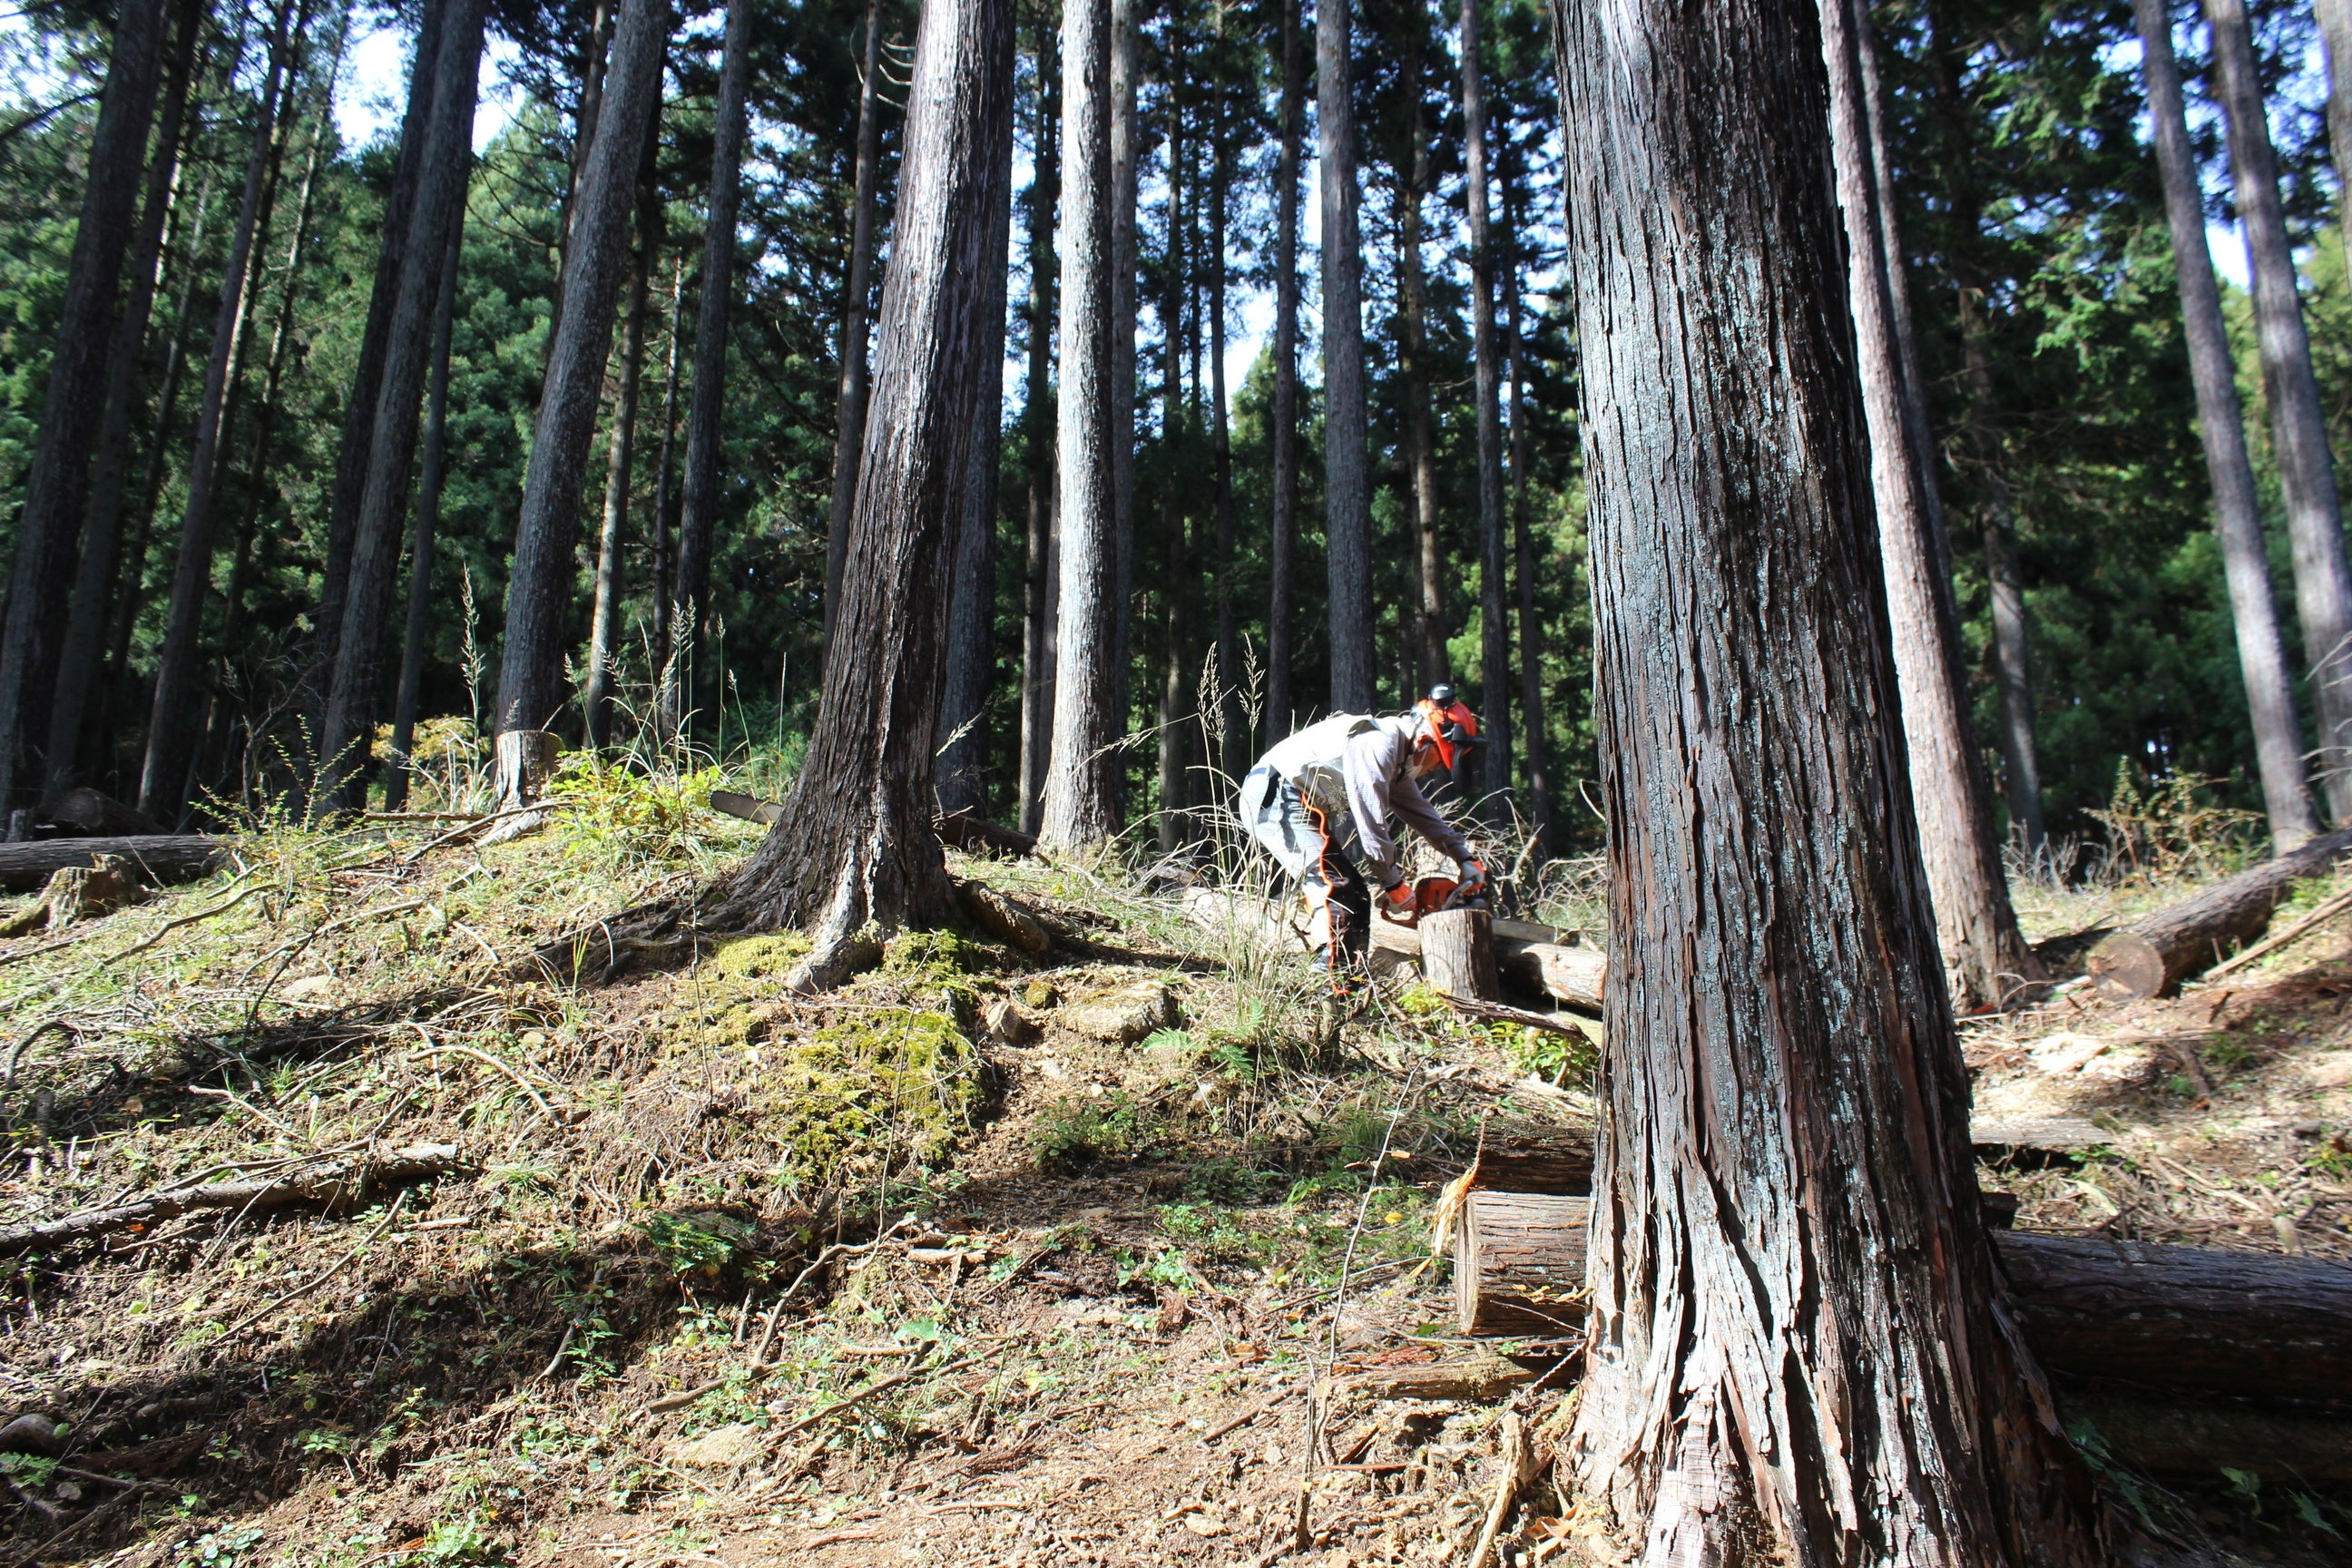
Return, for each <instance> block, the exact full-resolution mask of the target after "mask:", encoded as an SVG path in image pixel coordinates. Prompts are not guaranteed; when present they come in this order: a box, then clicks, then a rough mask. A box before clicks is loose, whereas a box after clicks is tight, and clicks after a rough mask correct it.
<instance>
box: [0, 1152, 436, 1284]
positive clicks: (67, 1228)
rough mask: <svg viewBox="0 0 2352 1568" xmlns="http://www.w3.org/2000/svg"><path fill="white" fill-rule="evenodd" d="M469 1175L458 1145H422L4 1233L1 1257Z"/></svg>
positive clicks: (155, 1196) (171, 1193)
mask: <svg viewBox="0 0 2352 1568" xmlns="http://www.w3.org/2000/svg"><path fill="white" fill-rule="evenodd" d="M464 1168H465V1167H464V1165H463V1164H462V1163H461V1162H460V1160H459V1158H458V1153H457V1145H456V1144H454V1143H415V1144H411V1145H410V1146H408V1147H407V1148H405V1149H395V1150H394V1151H393V1152H391V1153H390V1154H388V1155H387V1156H385V1157H384V1158H383V1159H380V1160H332V1161H328V1162H326V1163H321V1164H315V1165H306V1166H303V1167H301V1168H300V1169H299V1170H292V1171H286V1172H283V1173H278V1174H276V1175H270V1176H263V1177H256V1178H253V1179H251V1180H247V1181H241V1182H208V1183H205V1184H203V1185H200V1186H194V1187H180V1188H176V1189H166V1190H165V1191H163V1192H157V1193H149V1194H146V1195H145V1196H143V1197H138V1198H133V1199H131V1201H129V1202H128V1203H120V1204H113V1205H109V1206H107V1207H105V1208H102V1209H85V1210H83V1211H82V1212H81V1213H79V1214H69V1215H64V1216H62V1217H60V1218H58V1219H50V1220H41V1221H38V1222H37V1223H35V1224H32V1225H16V1226H6V1227H5V1228H0V1258H13V1257H15V1256H16V1254H18V1253H20V1252H29V1251H31V1250H32V1249H33V1248H35V1247H64V1246H68V1245H71V1244H72V1243H75V1242H80V1241H88V1240H90V1239H91V1238H93V1237H100V1236H105V1235H108V1234H109V1233H110V1232H113V1231H118V1230H128V1229H130V1228H131V1226H150V1225H160V1224H162V1223H163V1221H165V1220H169V1219H177V1218H178V1217H179V1216H180V1215H184V1214H194V1213H195V1212H197V1211H198V1210H201V1209H242V1210H245V1211H247V1212H248V1213H250V1212H254V1211H257V1210H262V1209H275V1208H284V1207H287V1206H289V1205H293V1204H324V1205H329V1206H334V1205H342V1204H353V1203H359V1202H362V1201H363V1200H364V1199H365V1198H366V1196H367V1194H370V1193H374V1192H381V1191H383V1190H384V1189H385V1188H388V1187H396V1186H403V1185H405V1184H408V1183H410V1182H422V1181H427V1180H430V1179H431V1178H433V1177H436V1176H446V1175H448V1174H450V1173H452V1172H456V1171H459V1170H462V1169H464Z"/></svg>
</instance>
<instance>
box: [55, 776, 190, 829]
mask: <svg viewBox="0 0 2352 1568" xmlns="http://www.w3.org/2000/svg"><path fill="white" fill-rule="evenodd" d="M47 820H48V824H49V826H51V827H52V828H56V829H60V830H62V832H63V833H66V834H75V835H83V836H89V837H100V838H134V837H154V836H155V835H158V834H162V833H166V832H168V831H170V830H169V829H168V828H166V827H165V826H163V824H162V823H160V822H158V821H156V820H155V819H154V818H153V817H152V816H147V815H146V814H145V813H144V812H140V811H134V810H132V809H131V807H129V806H127V805H123V804H122V803H121V801H119V800H115V799H113V798H112V797H110V796H108V795H100V794H99V793H98V792H97V791H96V790H94V789H91V788H89V786H88V785H86V784H84V785H78V786H76V787H75V788H73V789H69V790H68V791H66V793H65V794H63V795H59V796H58V798H57V803H56V804H55V805H51V806H50V807H49V809H48V813H47Z"/></svg>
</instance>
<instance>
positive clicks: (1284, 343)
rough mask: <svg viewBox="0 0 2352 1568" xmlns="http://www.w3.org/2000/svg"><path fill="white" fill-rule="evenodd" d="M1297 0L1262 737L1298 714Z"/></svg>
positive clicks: (1278, 311) (1278, 171)
mask: <svg viewBox="0 0 2352 1568" xmlns="http://www.w3.org/2000/svg"><path fill="white" fill-rule="evenodd" d="M1298 5H1299V0H1282V97H1281V100H1280V107H1279V108H1278V110H1276V114H1277V117H1278V118H1277V121H1276V136H1277V137H1278V138H1279V141H1280V146H1279V147H1278V148H1277V149H1276V153H1275V166H1274V206H1275V213H1274V400H1273V402H1274V406H1273V408H1272V410H1271V411H1270V412H1271V423H1272V425H1273V429H1272V430H1271V431H1270V432H1269V439H1268V445H1269V446H1270V447H1272V451H1271V452H1270V454H1269V457H1270V458H1271V459H1272V468H1273V470H1274V471H1273V473H1272V475H1271V476H1270V477H1271V479H1272V483H1271V485H1270V486H1269V489H1271V490H1272V492H1273V494H1272V498H1271V505H1270V506H1269V508H1268V516H1267V524H1266V527H1267V533H1268V538H1267V541H1266V576H1267V580H1268V581H1267V592H1266V611H1265V736H1264V737H1263V739H1264V740H1265V742H1272V741H1273V740H1274V738H1275V737H1276V736H1277V735H1281V734H1286V733H1287V732H1288V731H1289V730H1290V725H1291V721H1292V719H1293V718H1294V717H1295V715H1296V713H1297V699H1296V698H1295V697H1294V696H1293V694H1292V691H1291V683H1290V667H1291V663H1292V661H1293V660H1294V659H1296V658H1297V643H1296V626H1297V617H1298V599H1297V592H1298V591H1297V570H1298V568H1297V553H1298V195H1299V184H1300V181H1299V165H1300V163H1302V162H1303V161H1304V152H1303V149H1302V147H1301V142H1302V140H1303V139H1304V136H1305V133H1306V121H1307V47H1306V32H1307V29H1306V26H1305V24H1304V23H1303V22H1302V20H1301V19H1300V16H1299V9H1298Z"/></svg>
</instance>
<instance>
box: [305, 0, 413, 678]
mask: <svg viewBox="0 0 2352 1568" xmlns="http://www.w3.org/2000/svg"><path fill="white" fill-rule="evenodd" d="M447 9H448V7H447V6H446V5H426V6H424V7H422V8H421V9H420V11H419V12H418V22H417V28H416V58H415V60H413V61H412V62H411V63H410V65H409V69H408V107H407V110H406V111H405V112H404V114H403V115H402V116H401V121H400V151H399V152H398V153H397V154H395V155H394V161H393V172H392V184H391V187H390V188H389V189H388V190H387V191H386V192H385V194H384V201H383V220H382V223H381V225H380V228H381V235H380V237H379V238H378V240H377V242H376V258H375V282H374V285H373V287H372V288H371V289H369V291H368V313H367V321H366V322H365V323H364V324H363V325H362V328H361V329H360V349H359V354H358V356H357V358H356V359H355V360H354V362H353V363H352V384H351V390H350V392H349V393H347V394H346V395H345V396H344V399H343V423H342V437H341V441H340V442H339V443H338V444H337V446H336V448H335V483H334V489H332V491H331V492H330V494H329V498H328V502H327V548H326V560H325V562H324V563H323V565H322V568H321V570H320V574H319V605H318V609H317V612H316V614H315V615H314V616H313V617H312V620H311V626H312V631H311V634H310V662H309V667H308V668H307V670H306V671H305V675H304V682H305V685H306V687H307V689H308V690H309V692H310V696H311V699H312V700H313V701H314V702H315V703H316V709H315V712H316V714H317V716H318V717H320V719H321V720H323V718H324V716H325V712H326V705H327V689H328V688H329V687H330V686H331V685H332V684H333V681H334V672H335V645H336V643H337V641H338V639H340V638H341V636H342V634H343V606H344V605H345V604H346V603H347V602H348V594H349V591H350V587H351V577H352V544H353V542H355V541H356V540H357V539H358V537H359V529H360V503H361V501H362V500H363V499H364V498H365V495H366V492H367V480H368V458H369V444H370V443H371V442H372V441H373V440H374V438H375V415H376V395H377V393H378V392H379V391H380V390H381V389H382V387H383V359H384V354H385V353H386V351H387V350H388V349H389V348H390V347H391V333H392V312H393V308H394V306H395V305H397V304H398V303H399V300H400V273H401V268H402V265H403V264H404V262H405V261H406V260H407V258H408V224H409V216H410V214H411V213H413V212H414V211H415V206H416V175H417V169H418V167H419V164H420V163H421V161H422V160H423V158H424V156H425V138H426V137H427V136H428V135H429V134H430V133H431V125H432V119H433V85H434V81H435V79H436V76H437V74H438V72H437V66H438V64H439V61H440V58H441V18H442V16H443V13H444V12H446V10H447ZM425 264H426V265H428V266H429V265H430V264H431V263H430V258H427V259H426V262H425Z"/></svg>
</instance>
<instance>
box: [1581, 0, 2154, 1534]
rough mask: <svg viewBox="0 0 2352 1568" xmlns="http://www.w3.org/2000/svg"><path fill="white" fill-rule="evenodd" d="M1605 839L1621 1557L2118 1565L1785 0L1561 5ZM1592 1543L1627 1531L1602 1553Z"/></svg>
mask: <svg viewBox="0 0 2352 1568" xmlns="http://www.w3.org/2000/svg"><path fill="white" fill-rule="evenodd" d="M1555 38H1556V39H1557V41H1558V47H1559V70H1560V77H1561V81H1562V84H1563V97H1564V100H1565V103H1564V108H1565V110H1566V112H1565V115H1564V120H1565V124H1566V127H1567V136H1566V142H1567V149H1566V150H1567V158H1566V168H1565V183H1566V185H1567V189H1568V198H1569V207H1570V217H1569V224H1568V231H1569V234H1570V256H1569V258H1568V263H1567V268H1566V269H1567V273H1568V275H1569V276H1570V278H1572V279H1574V280H1575V283H1576V314H1577V325H1578V332H1577V342H1578V343H1579V346H1580V349H1581V351H1582V358H1581V361H1580V370H1581V375H1582V398H1583V404H1584V416H1583V419H1582V421H1581V423H1582V426H1583V429H1584V432H1585V442H1586V447H1585V450H1586V455H1587V461H1588V466H1587V469H1586V473H1587V476H1588V485H1589V487H1590V489H1589V493H1590V497H1591V503H1590V510H1589V513H1588V516H1589V520H1590V526H1591V540H1592V575H1593V616H1594V628H1595V636H1594V642H1595V662H1596V666H1597V670H1598V679H1597V682H1596V703H1595V707H1596V718H1597V720H1598V741H1599V755H1600V757H1601V760H1602V777H1601V794H1602V797H1603V802H1604V804H1605V805H1606V808H1607V816H1608V823H1609V855H1610V870H1611V877H1610V889H1611V892H1610V898H1611V905H1612V909H1611V915H1612V919H1611V924H1610V952H1609V971H1610V984H1609V1007H1608V1011H1609V1020H1608V1023H1609V1027H1608V1030H1607V1043H1606V1044H1605V1045H1604V1047H1602V1057H1601V1079H1600V1086H1601V1095H1602V1104H1603V1106H1604V1107H1605V1115H1604V1121H1603V1124H1602V1129H1601V1136H1600V1138H1599V1140H1598V1141H1597V1145H1596V1151H1595V1152H1596V1168H1595V1171H1594V1173H1593V1184H1594V1193H1595V1200H1594V1204H1593V1216H1592V1225H1591V1247H1590V1254H1589V1257H1590V1262H1589V1264H1588V1274H1587V1288H1588V1291H1589V1295H1590V1311H1589V1316H1588V1318H1587V1328H1586V1332H1587V1336H1588V1337H1587V1341H1586V1350H1585V1363H1584V1364H1585V1376H1584V1383H1583V1385H1582V1388H1581V1390H1580V1400H1579V1404H1578V1407H1577V1413H1576V1420H1575V1426H1574V1427H1573V1429H1572V1431H1571V1434H1570V1439H1569V1445H1568V1448H1569V1452H1568V1455H1567V1458H1568V1459H1569V1461H1570V1466H1571V1467H1572V1468H1573V1470H1574V1473H1575V1475H1576V1478H1577V1479H1578V1481H1579V1482H1580V1486H1581V1488H1582V1489H1583V1490H1584V1491H1585V1493H1586V1494H1587V1497H1588V1499H1589V1500H1590V1501H1591V1503H1592V1504H1593V1505H1595V1511H1596V1512H1598V1513H1599V1514H1600V1515H1601V1522H1602V1523H1603V1524H1604V1525H1607V1526H1610V1527H1612V1529H1613V1533H1614V1534H1615V1535H1616V1536H1617V1537H1618V1540H1619V1542H1622V1545H1623V1546H1625V1547H1626V1548H1629V1549H1630V1551H1631V1552H1632V1553H1633V1555H1634V1556H1637V1557H1638V1558H1639V1559H1640V1560H1641V1561H1643V1562H1644V1563H1654V1564H1666V1563H1727V1564H1729V1563H1759V1562H1765V1561H1771V1562H1790V1563H1956V1564H1979V1563H1983V1564H1990V1563H2047V1564H2066V1565H2071V1564H2088V1563H2105V1562H2109V1561H2112V1555H2111V1553H2110V1543H2109V1542H2106V1541H2105V1540H2104V1539H2103V1538H2102V1531H2103V1526H2104V1524H2105V1521H2104V1519H2103V1517H2102V1515H2101V1514H2100V1513H2099V1511H2098V1504H2097V1501H2096V1499H2095V1493H2094V1491H2093V1489H2092V1486H2091V1484H2090V1480H2089V1478H2088V1477H2087V1476H2086V1474H2085V1473H2084V1469H2083V1468H2082V1465H2081V1463H2080V1461H2079V1460H2077V1459H2076V1458H2074V1453H2073V1450H2072V1447H2071V1446H2070V1444H2069V1442H2068V1439H2067V1436H2066V1434H2065V1433H2064V1431H2063V1429H2062V1428H2061V1426H2059V1424H2058V1422H2057V1420H2056V1418H2055V1416H2054V1415H2053V1412H2052V1409H2051V1405H2050V1395H2049V1392H2048V1390H2047V1388H2046V1387H2043V1386H2042V1378H2041V1374H2040V1373H2039V1371H2038V1369H2037V1368H2036V1366H2035V1363H2033V1360H2032V1355H2031V1354H2030V1352H2027V1350H2026V1349H2025V1348H2024V1345H2023V1342H2022V1340H2021V1337H2020V1336H2019V1335H2018V1333H2017V1331H2016V1329H2015V1327H2014V1325H2013V1323H2012V1322H2011V1320H2010V1318H2009V1316H2008V1314H2007V1312H2006V1311H2005V1310H2003V1307H2002V1303H2001V1302H2000V1292H2001V1284H2000V1275H1999V1273H1998V1271H1997V1268H1996V1266H1995V1263H1994V1259H1993V1256H1992V1251H1991V1247H1990V1243H1989V1240H1988V1237H1987V1233H1986V1231H1985V1228H1984V1223H1983V1219H1982V1217H1981V1213H1980V1209H1979V1204H1978V1199H1977V1184H1976V1173H1975V1164H1974V1161H1973V1158H1972V1156H1971V1152H1970V1150H1969V1086H1968V1078H1967V1073H1966V1069H1965V1068H1964V1067H1963V1066H1962V1063H1961V1060H1960V1052H1959V1047H1958V1041H1957V1039H1956V1038H1955V1037H1954V1032H1953V1027H1952V1020H1951V1014H1950V1011H1949V1008H1948V1005H1947V1003H1946V1001H1945V997H1944V993H1943V988H1942V986H1941V985H1940V984H1938V982H1937V972H1938V968H1939V965H1938V963H1937V954H1936V952H1935V949H1934V946H1933V942H1932V939H1931V936H1930V933H1931V931H1933V929H1934V927H1933V923H1932V917H1931V914H1930V910H1929V907H1928V898H1927V887H1926V882H1925V878H1924V875H1923V873H1922V870H1921V867H1920V859H1919V848H1918V842H1917V839H1916V835H1915V832H1914V830H1913V827H1912V824H1911V810H1910V801H1909V798H1908V790H1907V788H1906V783H1905V777H1904V763H1903V758H1902V752H1901V741H1900V739H1899V737H1898V736H1897V735H1896V733H1895V731H1894V730H1893V728H1892V727H1891V726H1889V725H1888V724H1886V723H1885V721H1884V717H1883V716H1884V715H1885V714H1886V713H1887V712H1888V711H1889V710H1891V709H1892V708H1893V706H1894V704H1895V670H1894V668H1893V660H1892V658H1891V657H1890V654H1889V650H1888V628H1887V625H1886V619H1887V608H1886V600H1885V591H1884V587H1883V584H1882V582H1881V579H1880V573H1879V569H1878V563H1877V560H1876V551H1875V548H1874V542H1873V540H1874V522H1873V518H1872V503H1871V494H1870V477H1869V447H1868V443H1867V438H1866V436H1865V434H1864V417H1863V411H1862V406H1861V401H1862V400H1861V395H1860V387H1859V385H1858V381H1857V376H1856V373H1855V366H1854V363H1853V353H1852V350H1853V336H1852V332H1851V330H1850V328H1849V325H1848V321H1849V317H1848V315H1847V312H1846V310H1845V307H1844V301H1843V299H1841V298H1840V296H1839V285H1840V279H1842V278H1843V270H1844V258H1843V255H1842V252H1841V247H1840V245H1839V237H1838V216H1837V212H1836V209H1835V206H1834V205H1833V204H1834V197H1833V194H1832V191H1833V186H1832V170H1831V167H1830V152H1829V148H1828V146H1827V144H1826V138H1825V137H1823V136H1822V135H1820V134H1818V133H1816V134H1814V135H1811V136H1791V135H1788V134H1786V133H1785V132H1786V130H1787V128H1788V127H1790V126H1792V125H1794V126H1808V125H1810V126H1816V127H1824V128H1825V127H1826V124H1827V121H1828V112H1829V105H1828V103H1827V101H1826V99H1827V93H1826V90H1825V83H1824V80H1823V75H1822V35H1821V30H1820V25H1819V18H1818V13H1817V11H1816V8H1815V7H1814V5H1811V4H1804V3H1801V0H1800V3H1798V4H1790V3H1789V0H1719V3H1718V4H1716V5H1706V6H1690V5H1681V4H1677V3H1675V0H1632V3H1612V0H1559V5H1558V7H1557V25H1556V28H1555ZM1621 1560H1622V1559H1621Z"/></svg>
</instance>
